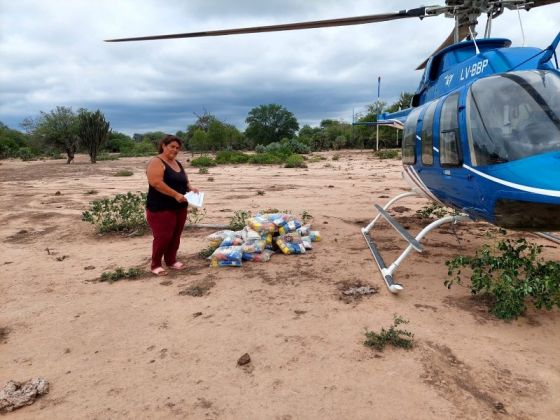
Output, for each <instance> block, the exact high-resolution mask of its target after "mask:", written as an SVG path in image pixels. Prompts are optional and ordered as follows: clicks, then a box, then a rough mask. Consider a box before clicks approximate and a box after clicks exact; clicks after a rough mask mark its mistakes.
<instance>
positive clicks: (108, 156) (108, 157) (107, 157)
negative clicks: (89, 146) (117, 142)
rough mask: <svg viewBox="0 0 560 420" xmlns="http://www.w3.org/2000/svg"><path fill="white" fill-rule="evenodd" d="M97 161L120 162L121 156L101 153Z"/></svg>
mask: <svg viewBox="0 0 560 420" xmlns="http://www.w3.org/2000/svg"><path fill="white" fill-rule="evenodd" d="M96 159H97V161H98V162H99V161H102V160H119V156H118V155H111V154H109V153H100V154H98V155H97V158H96Z"/></svg>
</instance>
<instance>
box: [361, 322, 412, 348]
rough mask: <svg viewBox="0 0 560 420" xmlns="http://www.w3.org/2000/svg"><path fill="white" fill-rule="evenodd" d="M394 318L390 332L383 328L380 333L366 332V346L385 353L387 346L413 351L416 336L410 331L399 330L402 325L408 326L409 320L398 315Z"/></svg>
mask: <svg viewBox="0 0 560 420" xmlns="http://www.w3.org/2000/svg"><path fill="white" fill-rule="evenodd" d="M393 318H394V320H393V325H391V326H390V327H389V329H388V330H386V329H385V328H383V327H382V328H381V331H380V332H378V333H376V332H375V331H367V330H366V332H365V335H366V341H364V344H365V345H366V346H368V347H373V348H374V349H376V350H378V351H383V350H384V349H385V346H386V345H387V344H391V345H392V346H393V347H400V348H403V349H407V350H408V349H411V348H412V346H413V345H414V334H412V333H411V332H410V331H407V330H401V329H399V328H398V326H399V325H401V324H408V320H406V319H404V318H402V317H400V316H398V315H396V314H395V315H394V316H393Z"/></svg>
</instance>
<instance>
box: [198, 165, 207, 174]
mask: <svg viewBox="0 0 560 420" xmlns="http://www.w3.org/2000/svg"><path fill="white" fill-rule="evenodd" d="M198 173H199V174H201V175H207V174H208V168H206V167H204V166H203V167H200V168H198Z"/></svg>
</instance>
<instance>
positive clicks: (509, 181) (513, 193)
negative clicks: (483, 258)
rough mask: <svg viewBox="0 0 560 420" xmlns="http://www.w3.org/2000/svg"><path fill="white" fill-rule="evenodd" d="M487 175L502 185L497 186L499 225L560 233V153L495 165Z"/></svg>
mask: <svg viewBox="0 0 560 420" xmlns="http://www.w3.org/2000/svg"><path fill="white" fill-rule="evenodd" d="M487 174H488V175H489V176H490V177H492V178H494V180H495V183H498V184H500V185H499V186H496V185H494V196H495V202H494V203H495V204H494V217H495V219H496V224H497V225H499V226H502V227H504V228H506V229H518V230H532V231H560V152H552V153H547V154H543V155H539V156H533V157H530V158H526V159H521V160H518V161H514V162H509V163H506V164H502V165H495V166H494V167H493V168H491V169H490V170H488V171H487ZM498 181H499V182H498Z"/></svg>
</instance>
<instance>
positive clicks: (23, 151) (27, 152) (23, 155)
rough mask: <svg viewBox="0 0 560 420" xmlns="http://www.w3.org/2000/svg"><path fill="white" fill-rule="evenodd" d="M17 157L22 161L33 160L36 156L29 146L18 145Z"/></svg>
mask: <svg viewBox="0 0 560 420" xmlns="http://www.w3.org/2000/svg"><path fill="white" fill-rule="evenodd" d="M17 157H18V158H20V159H21V160H24V161H29V160H34V159H36V158H37V156H36V155H35V154H34V153H33V152H32V151H31V149H30V148H29V147H20V149H19V150H18V151H17Z"/></svg>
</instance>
